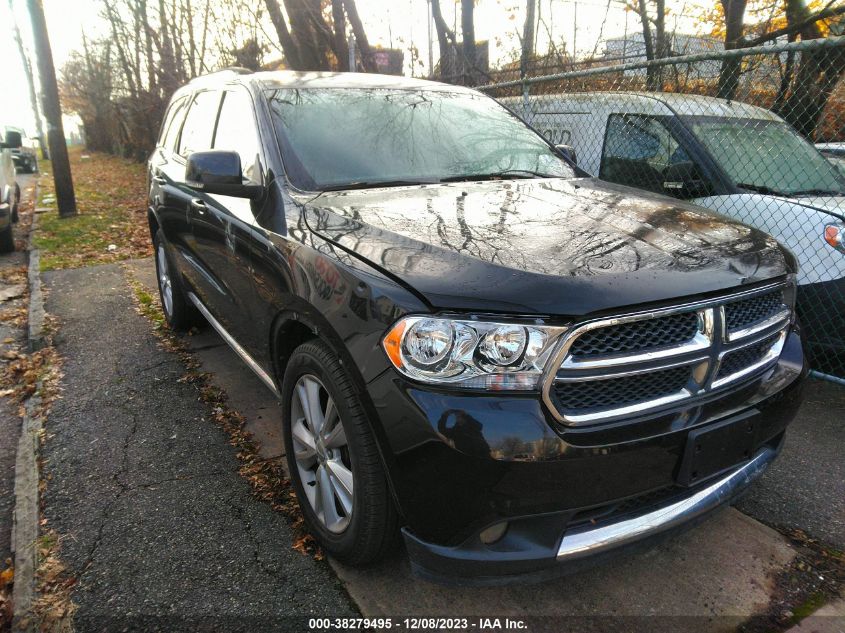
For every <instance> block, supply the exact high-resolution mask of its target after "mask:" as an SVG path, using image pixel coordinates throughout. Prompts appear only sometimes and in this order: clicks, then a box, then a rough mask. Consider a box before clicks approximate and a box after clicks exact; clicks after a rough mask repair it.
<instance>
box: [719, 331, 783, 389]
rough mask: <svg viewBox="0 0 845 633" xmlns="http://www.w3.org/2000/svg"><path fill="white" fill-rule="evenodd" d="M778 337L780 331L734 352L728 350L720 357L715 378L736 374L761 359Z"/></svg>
mask: <svg viewBox="0 0 845 633" xmlns="http://www.w3.org/2000/svg"><path fill="white" fill-rule="evenodd" d="M779 338H780V333H778V334H774V335H772V336H768V337H766V338H765V339H763V340H762V341H760V342H759V343H754V344H753V345H748V346H747V347H742V348H740V349H738V350H736V351H735V352H728V353H727V354H725V356H724V358H722V363H721V364H720V365H719V371H718V373H717V374H716V378H717V379H721V378H725V377H726V376H730V375H731V374H736V373H738V372H740V371H742V370H743V369H747V368H749V367H751V366H752V365H754V364H755V363H758V362H760V361H761V360H763V357H764V356H765V355H766V354H767V353H768V352H769V350H770V349H772V346H773V345H774V344H775V343H777V341H778V339H779Z"/></svg>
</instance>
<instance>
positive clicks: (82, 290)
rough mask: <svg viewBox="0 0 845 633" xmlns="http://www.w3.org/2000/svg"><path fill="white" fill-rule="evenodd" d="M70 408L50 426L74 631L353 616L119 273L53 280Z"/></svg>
mask: <svg viewBox="0 0 845 633" xmlns="http://www.w3.org/2000/svg"><path fill="white" fill-rule="evenodd" d="M44 279H45V285H46V288H47V289H48V301H47V309H48V312H49V313H51V314H53V315H55V316H56V317H57V318H58V320H59V333H58V335H57V336H56V347H57V351H58V353H59V354H60V355H61V357H62V358H63V359H64V366H63V373H64V378H63V379H62V381H61V388H62V392H63V393H62V395H63V397H62V398H61V399H60V400H58V401H57V402H55V404H54V406H53V408H52V412H51V413H50V416H49V418H48V420H47V423H46V431H47V440H46V443H45V446H44V449H43V461H44V464H45V468H44V472H43V473H42V476H43V478H44V479H45V480H46V481H47V486H46V493H45V496H44V507H45V510H44V517H45V518H46V519H47V527H48V528H51V529H53V530H55V531H56V532H57V533H58V534H59V535H60V536H61V551H60V555H61V558H62V560H63V562H64V563H65V564H66V565H67V567H68V569H69V572H70V573H71V574H72V575H73V576H75V577H76V578H77V583H76V585H75V587H74V590H73V600H74V601H75V603H76V604H77V605H78V611H77V613H76V616H75V619H74V624H75V628H76V630H77V631H80V632H84V631H118V630H119V631H153V630H166V631H182V630H184V631H196V630H208V631H210V630H214V631H288V630H291V629H294V628H298V629H301V628H304V627H303V626H302V624H303V620H302V619H301V617H299V618H298V619H295V620H291V618H292V617H294V616H303V615H323V614H327V613H330V614H332V615H337V616H350V615H354V614H355V610H354V607H353V606H352V605H351V603H350V601H349V598H348V596H347V594H346V593H345V591H344V589H343V588H342V586H341V584H340V583H339V582H338V580H337V578H336V577H335V575H334V574H333V573H332V571H331V569H330V568H329V567H328V565H327V564H325V563H324V562H323V563H321V562H317V561H314V560H313V559H312V558H310V557H307V556H303V555H302V554H300V553H298V552H296V551H294V550H293V549H291V542H292V538H293V537H292V533H291V530H290V528H289V527H288V524H287V523H286V521H285V519H284V517H283V516H282V515H280V514H278V513H276V512H273V511H272V510H271V509H270V507H269V506H268V505H267V504H265V503H262V502H260V501H258V500H256V499H255V498H254V497H253V496H252V495H251V490H250V488H249V486H248V484H247V482H246V481H245V480H244V479H243V478H241V477H240V476H239V475H238V467H239V463H238V461H237V459H236V456H235V454H234V449H233V448H232V447H231V446H229V444H228V437H227V436H226V435H225V434H224V433H223V431H221V430H220V429H219V428H218V427H217V426H216V425H215V424H214V423H213V422H211V421H210V420H209V417H210V411H209V410H208V406H207V405H206V404H204V403H203V402H201V401H199V399H198V392H197V390H196V388H195V387H194V386H193V385H190V384H183V383H180V382H179V380H178V379H179V378H180V377H181V376H182V375H183V374H184V373H185V368H184V366H183V365H182V363H181V362H180V360H179V359H178V358H177V357H176V356H175V355H173V354H172V353H170V352H167V351H164V350H163V349H162V348H161V347H160V346H159V341H158V339H157V338H156V337H155V336H154V335H153V333H152V330H151V325H150V323H149V321H147V320H146V319H145V318H144V317H142V316H140V315H139V314H138V313H137V312H136V310H135V308H134V305H133V302H132V298H131V292H132V291H131V290H130V288H129V286H128V285H127V282H126V279H125V277H124V273H123V271H122V270H121V268H120V267H119V266H118V265H107V266H98V267H94V268H86V269H79V270H67V271H58V272H53V273H48V274H45V275H44Z"/></svg>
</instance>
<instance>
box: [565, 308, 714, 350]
mask: <svg viewBox="0 0 845 633" xmlns="http://www.w3.org/2000/svg"><path fill="white" fill-rule="evenodd" d="M696 332H698V315H697V314H696V313H695V312H687V313H683V314H671V315H669V316H664V317H660V318H657V319H649V320H647V321H633V322H631V323H620V324H618V325H611V326H608V327H604V328H599V329H596V330H590V331H588V332H585V333H584V334H582V335H581V336H579V337H578V338H577V339H576V340H575V342H574V343H573V344H572V347H570V349H569V353H570V355H571V356H572V357H574V358H578V359H580V358H589V357H592V356H603V355H605V354H624V353H628V352H642V351H647V350H649V349H654V348H657V347H665V346H669V345H681V344H683V343H686V342H688V341H690V340H691V339H692V338H693V337H694V336H695V334H696Z"/></svg>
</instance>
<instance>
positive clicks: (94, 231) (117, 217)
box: [33, 147, 152, 270]
mask: <svg viewBox="0 0 845 633" xmlns="http://www.w3.org/2000/svg"><path fill="white" fill-rule="evenodd" d="M69 155H70V164H71V173H72V175H73V182H74V190H75V193H76V206H77V211H78V214H77V215H76V216H74V217H70V218H64V219H63V218H59V215H58V208H57V205H56V201H55V189H54V186H53V170H52V165H51V163H50V162H49V161H42V162H41V172H42V174H41V177H40V178H39V199H38V202H37V204H36V206H37V207H38V208H46V209H49V210H48V211H45V212H44V213H41V214H40V215H39V216H38V223H37V228H36V231H35V236H34V240H33V242H34V244H35V247H36V248H38V249H39V250H40V251H41V270H54V269H58V268H77V267H80V266H91V265H95V264H103V263H110V262H115V261H120V260H124V259H130V258H135V257H147V256H149V255H150V254H151V252H152V250H151V246H150V239H149V233H148V229H147V221H146V177H145V174H144V165H142V164H141V163H135V162H132V161H129V160H126V159H123V158H118V157H116V156H110V155H108V154H100V153H97V152H86V151H85V150H83V149H82V148H81V147H71V148H69Z"/></svg>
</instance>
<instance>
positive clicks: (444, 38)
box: [431, 0, 457, 81]
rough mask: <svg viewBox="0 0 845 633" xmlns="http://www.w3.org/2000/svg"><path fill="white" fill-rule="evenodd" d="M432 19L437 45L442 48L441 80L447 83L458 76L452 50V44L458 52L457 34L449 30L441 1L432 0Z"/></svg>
mask: <svg viewBox="0 0 845 633" xmlns="http://www.w3.org/2000/svg"><path fill="white" fill-rule="evenodd" d="M431 17H432V18H433V19H434V29H435V30H436V31H437V43H438V45H439V47H440V79H442V80H444V81H446V80H448V79H452V78H454V77H455V75H456V74H457V72H456V71H457V66H456V64H455V62H456V60H455V56H454V55H453V54H452V50H451V49H450V46H449V45H450V42H451V44H452V45H454V46H455V50H457V42H456V41H455V34H454V33H452V31H451V30H449V27H448V25H447V24H446V20H444V19H443V13H442V12H441V11H440V0H431Z"/></svg>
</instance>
